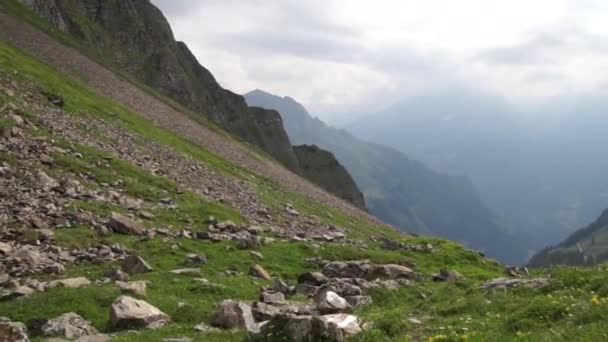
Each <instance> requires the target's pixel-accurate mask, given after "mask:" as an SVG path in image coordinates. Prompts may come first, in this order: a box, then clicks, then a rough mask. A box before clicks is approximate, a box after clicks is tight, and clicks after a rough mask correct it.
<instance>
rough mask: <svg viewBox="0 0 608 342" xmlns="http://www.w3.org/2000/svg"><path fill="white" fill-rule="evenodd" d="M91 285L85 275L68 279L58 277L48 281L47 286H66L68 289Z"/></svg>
mask: <svg viewBox="0 0 608 342" xmlns="http://www.w3.org/2000/svg"><path fill="white" fill-rule="evenodd" d="M89 285H91V281H90V280H89V279H87V278H85V277H77V278H68V279H60V280H53V281H51V282H49V283H48V285H47V288H51V289H52V288H55V287H57V286H63V287H67V288H69V289H77V288H80V287H85V286H89Z"/></svg>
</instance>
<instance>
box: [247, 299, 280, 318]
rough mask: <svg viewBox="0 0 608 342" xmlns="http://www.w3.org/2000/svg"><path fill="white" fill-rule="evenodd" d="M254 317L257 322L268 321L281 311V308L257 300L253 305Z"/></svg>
mask: <svg viewBox="0 0 608 342" xmlns="http://www.w3.org/2000/svg"><path fill="white" fill-rule="evenodd" d="M252 312H253V317H254V318H255V320H256V321H257V322H262V321H268V320H270V319H272V318H273V317H274V316H276V315H278V314H280V313H281V309H280V308H278V307H276V306H272V305H270V304H266V303H262V302H256V303H254V304H253V307H252Z"/></svg>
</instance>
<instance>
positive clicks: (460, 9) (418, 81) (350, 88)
mask: <svg viewBox="0 0 608 342" xmlns="http://www.w3.org/2000/svg"><path fill="white" fill-rule="evenodd" d="M152 2H153V3H155V4H156V5H157V6H159V7H160V8H161V9H162V10H163V12H164V13H165V15H166V16H167V17H168V19H169V21H170V23H171V25H172V27H173V30H174V33H175V36H176V38H177V39H178V40H182V41H185V42H186V43H187V44H188V46H189V47H190V48H191V50H192V51H193V52H194V54H195V55H196V56H197V57H198V59H199V61H200V62H201V64H202V65H204V66H205V67H207V68H208V69H210V70H211V72H212V73H213V74H214V75H215V76H216V78H217V79H218V81H219V82H220V83H221V84H222V85H223V86H224V87H227V88H229V89H231V90H233V91H235V92H239V93H244V92H247V91H249V90H252V89H255V88H260V89H263V90H266V91H269V92H272V93H275V94H277V95H289V96H292V97H294V98H296V99H297V100H299V101H301V102H303V103H304V104H305V105H306V106H307V107H308V108H309V110H311V112H313V113H315V114H323V116H322V118H324V119H326V120H328V121H332V120H334V119H338V118H339V117H343V116H345V115H350V113H358V112H365V111H367V112H369V111H373V110H374V108H376V109H377V108H382V107H386V106H388V102H391V101H394V100H395V99H398V98H400V97H405V96H411V95H416V94H420V93H424V92H428V91H435V90H439V89H442V88H446V87H448V88H453V87H460V88H469V89H473V90H477V91H484V92H491V93H495V94H498V95H501V96H503V97H505V98H506V99H507V100H508V101H510V102H512V103H513V104H516V105H522V104H526V103H530V102H532V103H534V102H539V101H542V100H543V99H547V98H550V97H552V96H562V95H568V94H575V93H580V92H602V91H605V90H607V89H608V1H605V0H597V1H596V0H509V1H504V0H456V1H454V0H375V1H369V0H182V1H180V0H152Z"/></svg>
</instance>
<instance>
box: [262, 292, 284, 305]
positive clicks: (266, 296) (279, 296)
mask: <svg viewBox="0 0 608 342" xmlns="http://www.w3.org/2000/svg"><path fill="white" fill-rule="evenodd" d="M260 301H261V302H262V303H266V304H283V303H285V296H284V295H283V293H281V292H269V291H265V292H262V293H261V294H260Z"/></svg>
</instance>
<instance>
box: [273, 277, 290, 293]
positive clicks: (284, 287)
mask: <svg viewBox="0 0 608 342" xmlns="http://www.w3.org/2000/svg"><path fill="white" fill-rule="evenodd" d="M270 289H271V290H272V291H274V292H281V293H282V294H290V293H291V290H292V288H290V287H289V285H288V284H287V283H286V282H284V281H283V280H282V279H279V278H274V279H272V286H270Z"/></svg>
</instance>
